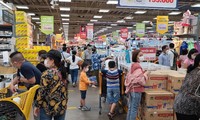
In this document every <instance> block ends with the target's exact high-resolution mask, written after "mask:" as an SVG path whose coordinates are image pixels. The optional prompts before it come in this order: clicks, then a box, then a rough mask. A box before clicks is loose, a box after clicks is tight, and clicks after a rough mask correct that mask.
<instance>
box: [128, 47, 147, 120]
mask: <svg viewBox="0 0 200 120" xmlns="http://www.w3.org/2000/svg"><path fill="white" fill-rule="evenodd" d="M143 60H144V57H143V53H142V52H140V51H139V50H135V51H134V52H133V53H132V62H133V63H132V65H131V69H130V71H129V73H128V74H127V78H126V80H125V86H126V91H125V92H126V94H128V96H129V104H128V114H127V118H126V120H136V117H137V111H138V107H139V104H140V101H141V96H142V92H144V85H145V83H146V80H147V79H148V78H147V75H148V72H147V71H146V72H144V71H143V70H142V67H141V66H140V62H142V61H143Z"/></svg>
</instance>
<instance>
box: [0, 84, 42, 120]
mask: <svg viewBox="0 0 200 120" xmlns="http://www.w3.org/2000/svg"><path fill="white" fill-rule="evenodd" d="M38 88H39V85H35V86H33V87H31V88H30V89H29V90H28V91H26V92H24V93H21V94H18V95H15V96H12V97H6V95H7V93H6V92H9V90H8V88H5V89H3V90H0V92H2V93H1V94H2V99H0V120H30V111H31V108H32V104H33V101H34V97H35V93H36V91H37V89H38ZM16 98H17V99H18V101H16V100H15V101H14V99H16Z"/></svg>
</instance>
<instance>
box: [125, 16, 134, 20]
mask: <svg viewBox="0 0 200 120" xmlns="http://www.w3.org/2000/svg"><path fill="white" fill-rule="evenodd" d="M124 19H127V20H132V19H133V17H131V16H127V17H125V18H124Z"/></svg>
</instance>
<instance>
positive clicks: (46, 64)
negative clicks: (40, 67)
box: [44, 59, 51, 68]
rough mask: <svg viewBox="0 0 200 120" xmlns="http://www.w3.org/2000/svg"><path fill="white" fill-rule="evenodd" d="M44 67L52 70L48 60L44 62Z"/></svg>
mask: <svg viewBox="0 0 200 120" xmlns="http://www.w3.org/2000/svg"><path fill="white" fill-rule="evenodd" d="M44 65H45V66H46V67H47V68H50V67H51V65H49V64H48V60H47V59H45V60H44Z"/></svg>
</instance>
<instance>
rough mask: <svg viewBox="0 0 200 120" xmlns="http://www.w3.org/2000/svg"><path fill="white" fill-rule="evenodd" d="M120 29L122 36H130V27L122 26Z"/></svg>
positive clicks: (125, 37)
mask: <svg viewBox="0 0 200 120" xmlns="http://www.w3.org/2000/svg"><path fill="white" fill-rule="evenodd" d="M120 31H121V38H123V39H127V38H128V29H127V28H122V29H121V30H120Z"/></svg>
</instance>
